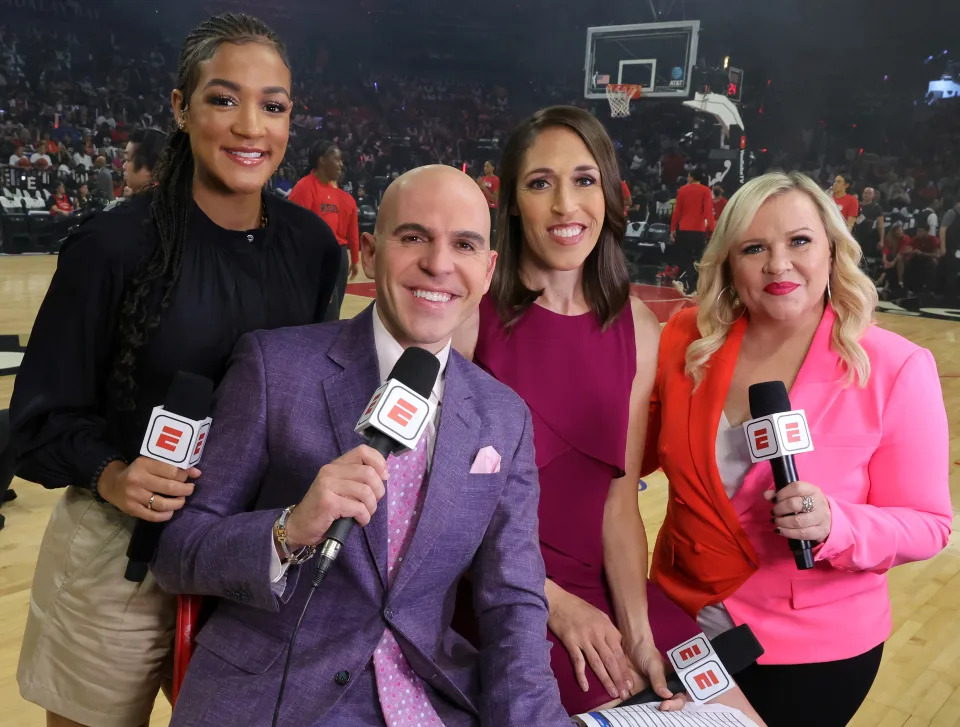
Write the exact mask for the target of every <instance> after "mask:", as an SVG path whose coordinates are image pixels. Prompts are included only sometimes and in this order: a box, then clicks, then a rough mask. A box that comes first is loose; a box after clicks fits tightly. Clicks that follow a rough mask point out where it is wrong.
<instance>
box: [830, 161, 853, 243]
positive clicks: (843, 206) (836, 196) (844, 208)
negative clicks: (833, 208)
mask: <svg viewBox="0 0 960 727" xmlns="http://www.w3.org/2000/svg"><path fill="white" fill-rule="evenodd" d="M849 188H850V179H849V178H847V177H846V176H844V175H843V174H838V175H837V176H836V177H835V178H834V180H833V201H834V202H836V203H837V207H839V208H840V214H842V215H843V219H845V220H846V221H847V229H848V230H850V231H851V232H853V226H854V224H855V223H856V221H857V217H859V216H860V203H859V202H858V201H857V198H856V197H854V196H853V195H852V194H847V189H849Z"/></svg>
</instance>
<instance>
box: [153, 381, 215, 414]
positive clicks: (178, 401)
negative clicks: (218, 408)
mask: <svg viewBox="0 0 960 727" xmlns="http://www.w3.org/2000/svg"><path fill="white" fill-rule="evenodd" d="M212 405H213V382H212V381H211V380H210V379H208V378H207V377H206V376H198V375H197V374H191V373H189V372H187V371H177V373H176V374H174V377H173V381H171V382H170V388H168V389H167V397H166V399H164V402H163V408H164V409H165V410H166V411H169V412H172V413H173V414H179V415H180V416H183V417H186V418H187V419H193V420H194V421H200V420H201V419H206V418H207V417H208V416H210V408H211V406H212Z"/></svg>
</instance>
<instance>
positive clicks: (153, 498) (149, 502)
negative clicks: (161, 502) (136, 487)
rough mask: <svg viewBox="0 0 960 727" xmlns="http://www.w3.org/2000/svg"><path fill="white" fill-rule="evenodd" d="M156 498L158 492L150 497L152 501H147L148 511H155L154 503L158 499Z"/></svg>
mask: <svg viewBox="0 0 960 727" xmlns="http://www.w3.org/2000/svg"><path fill="white" fill-rule="evenodd" d="M156 497H157V493H156V492H154V493H153V494H152V495H150V499H149V500H147V509H149V510H152V509H153V501H154V500H155V499H156Z"/></svg>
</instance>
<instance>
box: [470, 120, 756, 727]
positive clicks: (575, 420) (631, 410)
mask: <svg viewBox="0 0 960 727" xmlns="http://www.w3.org/2000/svg"><path fill="white" fill-rule="evenodd" d="M500 195H501V196H500V200H501V204H500V206H499V217H498V220H497V225H496V229H497V237H496V249H497V250H498V252H499V259H498V262H497V269H496V272H495V273H494V279H493V284H492V286H491V289H490V293H489V294H488V295H487V296H486V297H485V298H484V299H483V300H482V302H481V304H480V313H479V317H478V318H476V319H475V320H474V325H472V326H470V327H469V328H465V329H464V330H463V331H461V334H460V335H459V336H458V340H457V344H458V349H459V350H460V351H461V352H463V353H465V354H466V355H468V356H472V357H473V359H474V361H475V362H476V363H477V364H479V365H480V366H482V367H483V368H485V369H486V370H488V371H489V372H490V373H491V374H493V376H495V377H496V378H497V379H499V380H500V381H502V382H504V383H506V384H507V385H509V386H510V387H511V388H513V389H514V390H515V391H516V392H517V393H518V394H520V396H521V397H523V399H524V400H525V401H526V403H527V405H528V406H529V407H530V410H531V412H532V415H533V424H534V441H535V444H536V454H537V467H538V469H539V473H540V488H541V494H540V545H541V551H542V553H543V559H544V562H545V563H546V571H547V581H546V594H547V600H548V601H549V606H550V618H549V621H548V626H549V633H548V638H549V639H550V641H551V642H552V643H553V646H554V648H553V649H552V650H551V660H552V666H553V672H554V675H555V676H556V678H557V681H558V683H559V685H560V694H561V698H562V699H563V703H564V706H565V707H566V709H567V711H568V712H570V713H571V714H575V713H579V712H584V711H587V710H590V709H594V708H596V707H598V706H601V705H604V704H608V703H611V702H615V701H620V700H622V699H625V698H626V697H627V696H629V695H630V694H633V693H636V692H637V691H640V690H641V689H643V688H646V687H647V686H648V685H649V684H652V685H653V686H654V688H655V689H656V691H657V693H658V694H659V695H660V696H661V697H663V698H665V699H669V698H670V697H671V696H672V695H671V693H670V691H669V689H667V687H666V681H665V677H664V659H663V657H662V652H663V651H665V650H667V649H669V648H672V647H673V646H675V645H676V644H678V643H680V642H681V641H683V640H685V639H687V638H689V637H691V636H693V635H694V634H696V633H699V631H700V629H699V628H698V627H697V625H696V623H695V622H694V621H693V620H692V619H691V618H690V617H689V616H687V615H686V614H685V613H684V612H683V611H681V610H680V609H679V607H677V606H675V605H674V604H673V603H671V602H670V601H669V600H668V599H667V598H666V596H664V594H663V593H662V592H661V591H660V590H659V589H658V588H656V587H655V586H653V585H649V584H647V578H646V574H647V538H646V533H645V531H644V526H643V521H642V520H641V518H640V513H639V510H638V507H637V483H638V481H639V472H640V463H641V459H642V454H643V453H642V443H643V441H644V435H645V433H644V430H645V428H646V421H647V410H648V402H649V399H650V392H651V390H652V387H653V382H654V378H655V374H656V358H657V344H658V340H659V335H660V325H659V322H658V321H657V319H656V317H655V316H654V315H653V314H652V313H651V312H650V311H649V310H648V309H647V308H646V306H644V305H643V303H641V302H640V301H639V300H637V299H634V298H631V297H630V295H629V279H628V277H627V270H626V263H625V261H624V258H623V255H622V253H621V251H620V246H619V240H620V238H621V237H622V235H623V232H624V227H625V219H624V215H623V200H622V198H621V191H620V177H619V173H618V169H617V163H616V157H615V153H614V149H613V144H612V142H611V141H610V138H609V137H608V136H607V134H606V131H605V130H604V128H603V126H602V125H601V124H600V122H599V121H597V120H596V119H595V118H594V117H593V116H591V115H590V114H589V113H587V112H586V111H583V110H581V109H577V108H573V107H560V106H558V107H551V108H548V109H543V110H541V111H538V112H537V113H535V114H534V115H533V116H532V117H530V118H529V119H527V120H526V121H524V122H523V123H521V124H520V126H519V127H517V129H516V130H514V132H513V133H512V134H511V136H510V138H509V139H508V141H507V144H506V146H505V149H504V154H503V158H502V160H501V187H500ZM651 624H652V626H653V627H652V628H651ZM730 694H732V695H734V696H733V697H732V698H733V699H734V700H735V702H734V703H736V704H737V705H738V706H742V701H741V700H742V694H740V693H739V690H737V691H736V692H733V693H730ZM737 695H739V696H737ZM743 701H745V700H743ZM680 703H681V702H680V700H679V699H670V700H669V702H668V705H667V706H668V707H676V706H678V705H679V704H680Z"/></svg>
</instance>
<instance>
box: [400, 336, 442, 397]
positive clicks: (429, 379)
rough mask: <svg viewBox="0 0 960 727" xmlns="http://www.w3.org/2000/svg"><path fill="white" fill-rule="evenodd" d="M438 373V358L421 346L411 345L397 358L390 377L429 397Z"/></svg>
mask: <svg viewBox="0 0 960 727" xmlns="http://www.w3.org/2000/svg"><path fill="white" fill-rule="evenodd" d="M439 373H440V359H438V358H437V357H436V356H434V355H433V354H432V353H430V352H429V351H427V350H426V349H423V348H417V347H416V346H411V347H410V348H408V349H406V350H405V351H404V352H403V353H402V354H401V355H400V358H399V359H397V363H396V364H394V366H393V370H392V371H391V372H390V378H391V379H396V380H397V381H399V382H400V383H401V384H403V385H404V386H407V387H408V388H411V389H413V390H414V391H415V392H417V393H418V394H420V396H422V397H423V398H425V399H428V398H429V397H430V392H431V391H433V385H434V384H435V383H436V381H437V374H439Z"/></svg>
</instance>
